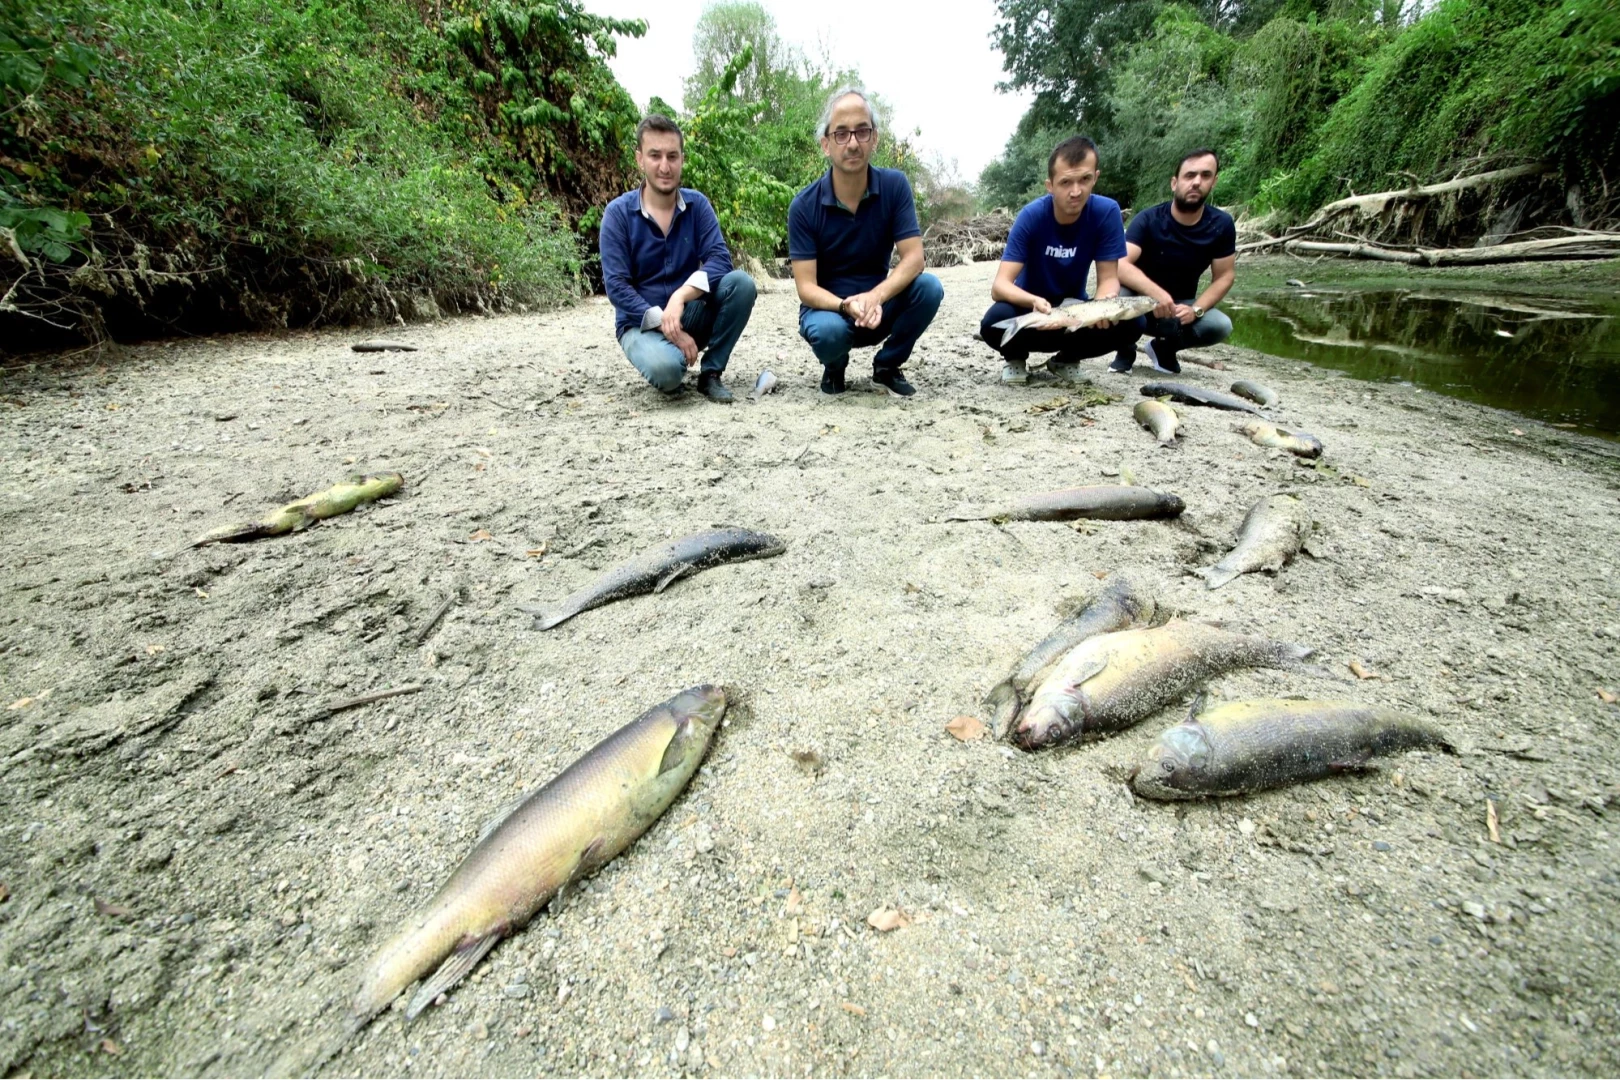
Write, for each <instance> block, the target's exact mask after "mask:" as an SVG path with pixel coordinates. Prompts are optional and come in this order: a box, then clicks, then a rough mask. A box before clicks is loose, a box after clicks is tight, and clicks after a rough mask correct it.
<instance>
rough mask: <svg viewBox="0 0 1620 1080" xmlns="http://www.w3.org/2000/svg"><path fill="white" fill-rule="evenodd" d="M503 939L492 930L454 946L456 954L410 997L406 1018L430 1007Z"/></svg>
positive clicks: (448, 958)
mask: <svg viewBox="0 0 1620 1080" xmlns="http://www.w3.org/2000/svg"><path fill="white" fill-rule="evenodd" d="M504 936H506V931H505V930H504V928H503V929H497V930H491V931H490V932H489V933H487V934H485V935H484V936H483V937H477V938H473V939H472V940H471V941H466V942H463V943H462V944H460V945H457V946H456V950H455V952H453V953H451V954H450V955H449V956H447V957H445V959H444V963H442V964H440V965H439V970H438V971H435V972H434V973H433V974H432V975H430V976H429V977H428V979H427V981H426V982H424V983H423V984H422V988H421V989H420V990H418V991H417V992H416V993H415V995H413V996H412V997H411V1003H410V1004H409V1005H407V1006H405V1019H407V1020H415V1019H416V1018H417V1017H418V1016H420V1015H421V1013H422V1010H423V1009H425V1008H427V1007H428V1006H429V1005H431V1004H433V999H434V998H436V997H438V996H439V995H440V994H442V993H444V992H445V991H446V990H448V989H450V988H451V987H452V986H455V985H456V983H458V982H460V981H461V980H462V979H465V978H466V977H467V975H468V973H470V972H471V971H472V969H473V968H475V967H477V966H478V961H480V960H482V959H483V958H484V955H485V954H486V953H488V952H489V950H491V949H493V948H494V947H495V944H496V942H498V941H500V940H501V938H502V937H504Z"/></svg>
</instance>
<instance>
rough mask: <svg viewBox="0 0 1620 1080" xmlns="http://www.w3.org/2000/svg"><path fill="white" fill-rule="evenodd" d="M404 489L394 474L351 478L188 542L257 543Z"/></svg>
mask: <svg viewBox="0 0 1620 1080" xmlns="http://www.w3.org/2000/svg"><path fill="white" fill-rule="evenodd" d="M404 485H405V478H404V477H403V476H401V475H400V474H399V473H397V472H391V473H378V474H376V475H375V476H355V477H351V478H350V479H348V480H346V481H344V482H343V483H340V484H333V485H332V486H331V487H329V488H327V489H326V490H325V491H317V492H316V493H315V494H313V495H306V496H304V497H303V498H302V499H299V500H298V501H297V502H290V503H288V504H287V505H286V506H283V507H281V508H280V509H277V510H272V511H270V513H268V514H266V515H265V516H264V517H262V518H260V519H259V520H258V521H249V522H246V523H244V524H240V525H222V526H220V527H219V528H217V529H213V530H211V531H210V532H207V533H204V534H203V535H202V536H199V537H198V538H197V539H195V540H193V541H192V542H191V546H192V547H202V546H203V545H205V544H221V543H226V544H234V543H241V542H243V541H245V540H258V539H260V538H261V537H265V536H282V535H284V534H286V533H290V532H298V531H299V530H300V529H307V528H309V527H310V526H311V525H313V524H315V523H316V522H317V521H321V520H323V519H325V518H330V517H337V516H338V515H339V514H347V513H348V512H349V511H350V510H353V509H354V508H355V507H357V506H359V505H360V504H361V503H368V502H372V501H373V500H375V499H381V498H383V497H384V496H387V495H392V494H394V493H395V492H396V491H398V490H399V489H400V488H401V487H403V486H404Z"/></svg>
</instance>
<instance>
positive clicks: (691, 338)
mask: <svg viewBox="0 0 1620 1080" xmlns="http://www.w3.org/2000/svg"><path fill="white" fill-rule="evenodd" d="M685 150H686V139H685V137H684V136H683V135H682V134H681V129H680V128H678V127H676V126H675V124H674V122H673V121H671V120H670V119H668V118H667V117H663V116H658V115H656V114H655V115H653V116H649V117H647V119H645V120H643V121H642V122H641V123H640V124H639V125H638V126H637V127H636V165H637V167H638V168H640V169H641V175H642V178H643V181H644V182H643V183H642V185H641V187H640V188H639V189H638V190H636V191H629V192H626V193H625V194H623V195H620V196H619V197H618V198H617V199H614V200H613V201H612V202H610V203H608V206H607V210H605V211H604V212H603V214H602V235H601V251H602V284H603V286H604V287H605V288H606V289H607V294H608V299H610V300H612V301H613V309H614V326H613V332H614V334H615V336H617V337H618V339H619V346H620V347H621V348H623V349H624V354H625V355H626V356H627V357H629V358H630V362H631V363H632V364H634V365H635V366H636V370H637V371H639V372H641V374H642V375H643V376H644V377H645V378H646V380H647V381H648V382H650V383H652V384H653V386H655V387H657V388H658V389H659V390H662V391H663V392H664V393H666V394H673V393H676V392H677V391H679V390H680V389H681V378H682V376H683V375H684V374H685V372H686V369H687V368H688V367H691V366H692V365H693V364H695V363H697V360H698V352H699V350H701V349H703V348H704V347H705V346H707V347H708V351H707V352H705V353H704V354H703V366H702V368H701V369H700V370H699V372H698V384H697V385H698V390H699V391H700V392H701V393H702V394H703V395H704V396H705V397H707V398H708V399H709V400H710V401H719V402H729V401H731V400H732V394H731V391H730V390H727V389H726V388H725V386H724V384H722V383H721V381H720V375H721V373H722V372H724V371H725V370H726V362H727V361H728V360H730V359H731V350H732V349H733V348H735V347H736V344H737V339H738V338H739V337H741V336H742V332H743V327H745V326H747V325H748V316H749V315H750V314H752V313H753V310H754V293H755V289H754V279H753V278H751V277H749V276H748V274H747V273H745V272H744V271H742V270H733V269H732V268H731V253H730V252H729V251H728V250H727V249H726V241H725V238H724V237H722V236H721V235H720V223H719V222H718V221H717V220H716V219H715V216H714V208H713V207H712V206H710V205H709V200H708V199H706V198H704V197H703V196H702V195H701V194H699V193H698V192H696V191H693V190H692V189H691V188H683V187H681V166H682V164H683V163H684V157H685Z"/></svg>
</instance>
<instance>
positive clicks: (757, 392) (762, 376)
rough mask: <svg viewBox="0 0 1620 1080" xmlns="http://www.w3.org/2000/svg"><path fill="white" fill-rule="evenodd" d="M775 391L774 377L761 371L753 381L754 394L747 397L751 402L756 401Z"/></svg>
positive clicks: (767, 372)
mask: <svg viewBox="0 0 1620 1080" xmlns="http://www.w3.org/2000/svg"><path fill="white" fill-rule="evenodd" d="M775 389H776V376H775V375H773V374H771V373H770V372H769V371H762V372H760V373H759V378H757V379H755V380H754V392H753V393H751V394H749V395H748V396H749V397H750V398H752V399H753V400H755V401H758V400H759V399H760V398H762V397H764V396H765V395H766V394H768V393H770V392H771V391H772V390H775Z"/></svg>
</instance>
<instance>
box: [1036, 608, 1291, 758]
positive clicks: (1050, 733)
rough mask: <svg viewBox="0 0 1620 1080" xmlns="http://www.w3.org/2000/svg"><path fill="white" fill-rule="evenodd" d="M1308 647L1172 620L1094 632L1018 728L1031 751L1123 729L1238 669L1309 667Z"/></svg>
mask: <svg viewBox="0 0 1620 1080" xmlns="http://www.w3.org/2000/svg"><path fill="white" fill-rule="evenodd" d="M1310 654H1311V650H1310V649H1307V648H1305V647H1304V646H1302V645H1291V644H1289V643H1288V642H1284V641H1268V640H1266V639H1265V638H1257V637H1247V636H1245V635H1243V634H1234V633H1232V632H1230V631H1227V630H1221V629H1218V628H1216V627H1213V626H1207V625H1205V624H1203V623H1189V622H1179V621H1176V620H1171V621H1170V622H1167V623H1165V624H1164V625H1163V626H1160V627H1157V628H1155V629H1151V630H1118V631H1115V632H1114V633H1111V634H1099V635H1097V636H1096V637H1092V638H1087V639H1086V640H1085V641H1082V642H1081V643H1080V644H1078V645H1076V646H1075V647H1074V648H1072V649H1070V650H1069V651H1068V652H1067V653H1066V654H1064V656H1063V657H1062V658H1061V659H1059V660H1058V661H1057V662H1056V663H1054V664H1053V665H1052V666H1051V668H1050V669H1049V670H1048V671H1047V673H1046V675H1045V677H1044V678H1042V679H1041V681H1040V682H1039V684H1037V685H1036V686H1034V687H1032V688H1031V691H1030V695H1029V704H1028V705H1027V706H1026V707H1025V708H1024V711H1023V712H1021V713H1020V714H1019V716H1018V719H1017V721H1016V722H1015V723H1014V725H1013V728H1012V741H1013V742H1015V743H1017V744H1018V745H1019V746H1021V747H1023V748H1024V749H1025V750H1035V749H1038V748H1040V747H1043V746H1051V745H1053V744H1055V743H1060V742H1063V741H1065V740H1068V739H1073V738H1077V737H1080V736H1086V735H1098V734H1103V733H1105V732H1110V731H1120V730H1122V729H1124V728H1127V727H1130V726H1131V725H1132V724H1134V723H1136V722H1137V721H1138V720H1142V719H1145V718H1147V717H1149V716H1151V715H1153V714H1154V713H1156V712H1158V711H1159V710H1160V709H1162V708H1164V707H1165V706H1166V705H1168V704H1170V703H1171V702H1172V701H1175V700H1176V699H1177V698H1179V697H1181V696H1182V695H1184V694H1186V693H1187V692H1188V691H1190V690H1194V689H1196V688H1197V687H1200V686H1202V685H1203V684H1204V683H1206V682H1208V681H1209V680H1210V679H1212V678H1214V677H1215V676H1217V675H1220V674H1222V673H1224V672H1228V671H1235V670H1237V669H1238V668H1252V667H1293V666H1302V665H1301V663H1300V662H1301V661H1302V660H1304V659H1305V657H1307V656H1309V655H1310Z"/></svg>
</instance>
